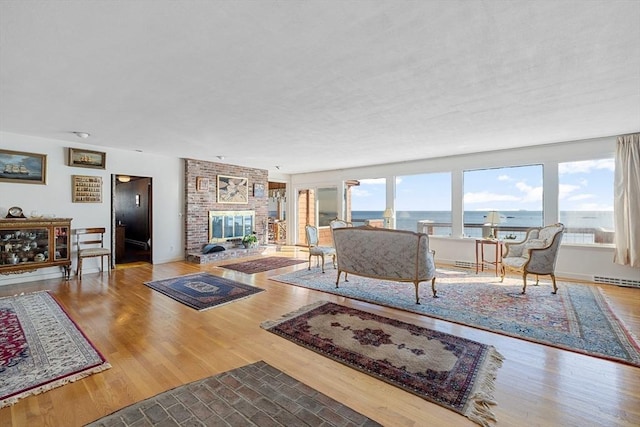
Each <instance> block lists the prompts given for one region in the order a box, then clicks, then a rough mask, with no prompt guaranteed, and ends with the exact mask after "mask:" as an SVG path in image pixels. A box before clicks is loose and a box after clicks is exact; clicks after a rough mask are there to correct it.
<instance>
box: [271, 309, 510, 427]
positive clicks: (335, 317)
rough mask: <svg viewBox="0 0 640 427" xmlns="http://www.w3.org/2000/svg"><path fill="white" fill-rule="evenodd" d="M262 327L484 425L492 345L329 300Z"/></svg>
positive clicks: (495, 359) (495, 363) (491, 419)
mask: <svg viewBox="0 0 640 427" xmlns="http://www.w3.org/2000/svg"><path fill="white" fill-rule="evenodd" d="M262 327H263V328H264V329H266V330H268V331H270V332H273V333H274V334H277V335H279V336H281V337H283V338H286V339H288V340H290V341H293V342H295V343H296V344H298V345H301V346H303V347H306V348H308V349H310V350H313V351H315V352H317V353H320V354H322V355H324V356H327V357H330V358H332V359H334V360H337V361H338V362H341V363H344V364H345V365H347V366H350V367H352V368H355V369H358V370H359V371H362V372H364V373H366V374H369V375H372V376H374V377H376V378H379V379H381V380H383V381H386V382H388V383H390V384H393V385H395V386H397V387H400V388H402V389H403V390H406V391H408V392H411V393H414V394H416V395H418V396H420V397H422V398H424V399H426V400H428V401H430V402H433V403H435V404H438V405H441V406H443V407H445V408H448V409H451V410H453V411H455V412H457V413H459V414H462V415H464V416H465V417H467V418H469V419H470V420H472V421H474V422H476V423H478V424H480V425H482V426H487V425H491V424H493V423H495V421H496V420H495V416H494V415H493V413H492V411H491V407H490V406H491V405H495V402H494V400H493V396H492V392H493V389H494V381H495V377H496V374H497V371H498V369H499V368H500V366H501V365H502V360H503V358H502V356H501V355H500V354H499V353H498V352H497V351H496V349H495V348H494V347H492V346H488V345H485V344H481V343H478V342H475V341H471V340H468V339H465V338H461V337H456V336H454V335H449V334H446V333H443V332H438V331H434V330H431V329H427V328H423V327H420V326H416V325H412V324H409V323H405V322H401V321H398V320H394V319H390V318H387V317H382V316H378V315H376V314H372V313H367V312H364V311H361V310H357V309H354V308H349V307H345V306H341V305H338V304H334V303H329V302H320V303H316V304H313V305H310V306H307V307H303V308H301V309H300V310H298V311H296V312H294V313H290V314H287V315H285V316H283V317H282V318H281V319H279V320H276V321H267V322H264V323H263V324H262Z"/></svg>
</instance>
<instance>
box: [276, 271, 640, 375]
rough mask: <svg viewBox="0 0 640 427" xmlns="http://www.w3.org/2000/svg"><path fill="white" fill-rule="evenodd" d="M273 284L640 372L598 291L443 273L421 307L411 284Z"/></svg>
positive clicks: (293, 277) (636, 350)
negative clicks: (456, 325)
mask: <svg viewBox="0 0 640 427" xmlns="http://www.w3.org/2000/svg"><path fill="white" fill-rule="evenodd" d="M271 279H272V280H277V281H279V282H283V283H288V284H292V285H296V286H302V287H305V288H309V289H316V290H319V291H322V292H327V293H330V294H335V295H341V296H345V297H348V298H353V299H358V300H361V301H366V302H370V303H373V304H379V305H384V306H387V307H393V308H398V309H401V310H406V311H410V312H413V313H418V314H423V315H426V316H430V317H434V318H437V319H442V320H446V321H450V322H455V323H460V324H463V325H467V326H472V327H475V328H480V329H485V330H488V331H491V332H497V333H500V334H504V335H509V336H512V337H516V338H522V339H526V340H529V341H533V342H537V343H541V344H546V345H550V346H554V347H558V348H562V349H565V350H571V351H575V352H578V353H583V354H588V355H590V356H595V357H600V358H604V359H609V360H615V361H618V362H624V363H627V364H630V365H634V366H640V345H639V343H638V340H637V338H635V337H634V336H633V334H632V333H631V332H630V331H629V330H628V329H627V328H626V326H625V325H624V324H623V323H622V321H621V320H620V319H618V317H617V316H616V315H615V314H614V312H613V310H611V307H609V304H608V303H607V301H606V299H605V297H604V296H603V294H602V291H601V290H600V288H598V287H595V286H589V285H581V284H575V283H565V282H558V294H557V295H552V294H551V283H550V281H548V280H543V278H541V280H540V286H533V285H530V286H528V287H527V293H526V294H525V295H522V294H521V292H522V278H516V277H506V278H505V280H504V283H500V278H499V277H495V276H493V275H482V274H481V275H478V274H475V273H474V272H470V271H465V270H454V269H438V273H437V278H436V289H437V290H438V296H439V298H432V295H431V286H430V284H429V283H422V284H421V285H420V301H421V302H422V304H421V305H416V304H415V297H414V292H415V291H414V287H413V284H412V283H398V282H392V281H388V280H376V279H370V278H366V277H360V276H356V275H349V282H344V281H341V283H340V287H339V288H337V289H336V284H335V281H336V275H334V274H322V273H319V272H317V271H314V270H311V271H307V270H306V269H305V270H298V271H294V272H292V273H287V274H283V275H280V276H275V277H272V278H271ZM530 280H531V281H533V280H535V278H530Z"/></svg>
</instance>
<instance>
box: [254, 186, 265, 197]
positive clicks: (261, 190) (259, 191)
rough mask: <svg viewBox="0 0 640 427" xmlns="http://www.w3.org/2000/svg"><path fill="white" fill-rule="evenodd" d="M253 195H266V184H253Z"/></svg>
mask: <svg viewBox="0 0 640 427" xmlns="http://www.w3.org/2000/svg"><path fill="white" fill-rule="evenodd" d="M253 197H264V184H259V183H255V184H253Z"/></svg>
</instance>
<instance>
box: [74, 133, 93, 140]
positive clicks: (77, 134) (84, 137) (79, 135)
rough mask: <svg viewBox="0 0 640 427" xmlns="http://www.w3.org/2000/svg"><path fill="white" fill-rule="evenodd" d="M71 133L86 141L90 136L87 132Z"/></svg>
mask: <svg viewBox="0 0 640 427" xmlns="http://www.w3.org/2000/svg"><path fill="white" fill-rule="evenodd" d="M72 133H73V134H74V135H75V136H77V137H78V138H82V139H87V138H89V137H90V136H91V134H90V133H87V132H72Z"/></svg>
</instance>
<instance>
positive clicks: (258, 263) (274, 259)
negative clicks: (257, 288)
mask: <svg viewBox="0 0 640 427" xmlns="http://www.w3.org/2000/svg"><path fill="white" fill-rule="evenodd" d="M305 262H307V261H306V260H302V259H295V258H286V257H279V256H270V257H266V258H260V259H254V260H250V261H244V262H238V263H235V264H226V265H219V266H218V267H222V268H227V269H229V270H235V271H239V272H241V273H246V274H254V273H262V272H263V271H269V270H274V269H276V268H282V267H289V266H291V265H296V264H303V263H305Z"/></svg>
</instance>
